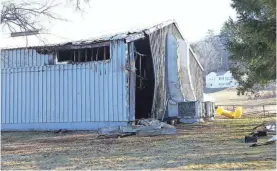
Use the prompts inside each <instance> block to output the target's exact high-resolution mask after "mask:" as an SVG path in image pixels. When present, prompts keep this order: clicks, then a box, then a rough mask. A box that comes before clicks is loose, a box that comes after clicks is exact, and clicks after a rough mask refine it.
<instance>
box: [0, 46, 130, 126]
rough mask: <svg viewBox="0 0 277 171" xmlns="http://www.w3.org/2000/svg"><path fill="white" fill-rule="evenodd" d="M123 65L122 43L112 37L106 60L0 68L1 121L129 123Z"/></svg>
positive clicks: (12, 122)
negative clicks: (109, 53)
mask: <svg viewBox="0 0 277 171" xmlns="http://www.w3.org/2000/svg"><path fill="white" fill-rule="evenodd" d="M32 61H34V60H32ZM37 64H39V63H37ZM125 65H126V44H125V43H124V42H123V41H115V42H113V43H111V60H110V61H100V62H89V63H82V64H78V65H71V64H70V65H48V66H36V67H22V65H18V66H17V67H16V68H4V69H2V70H1V83H2V84H1V91H2V95H1V101H2V103H1V105H2V108H1V114H2V117H1V119H2V123H6V124H23V123H82V122H101V121H103V122H107V121H109V122H118V121H124V122H126V121H129V109H128V106H127V103H128V102H127V99H126V95H127V93H126V92H127V87H126V73H125ZM15 127H16V125H15ZM72 129H74V128H72Z"/></svg>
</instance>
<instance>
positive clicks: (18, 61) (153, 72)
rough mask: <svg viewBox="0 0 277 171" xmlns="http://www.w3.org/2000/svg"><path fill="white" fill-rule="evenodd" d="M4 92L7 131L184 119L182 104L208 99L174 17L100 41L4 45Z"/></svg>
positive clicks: (197, 66)
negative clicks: (32, 45) (143, 120)
mask: <svg viewBox="0 0 277 171" xmlns="http://www.w3.org/2000/svg"><path fill="white" fill-rule="evenodd" d="M1 92H2V93H1V130H2V131H5V130H9V131H11V130H20V131H22V130H57V129H69V130H94V129H97V128H100V127H111V126H126V125H128V124H131V123H133V122H134V121H135V119H141V118H156V119H164V118H168V117H182V116H180V105H179V103H180V102H184V101H202V99H203V68H202V66H201V65H200V63H199V61H198V60H197V58H196V56H195V54H194V53H193V50H192V49H191V48H190V46H189V44H188V43H186V41H185V40H184V38H183V36H182V35H181V33H180V31H179V29H178V26H177V24H176V23H175V22H174V21H169V22H165V23H162V24H159V25H156V26H154V27H151V28H148V29H144V30H140V31H135V32H128V33H122V34H117V35H113V36H110V37H102V38H99V39H95V40H87V41H78V42H69V43H65V44H56V45H45V46H36V47H27V48H26V47H23V48H13V49H12V48H10V49H2V51H1ZM178 106H179V107H178ZM200 110H201V109H200ZM199 113H201V112H199ZM198 117H200V116H198ZM192 118H193V117H192ZM194 119H196V118H195V117H194Z"/></svg>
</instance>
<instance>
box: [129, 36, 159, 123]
mask: <svg viewBox="0 0 277 171" xmlns="http://www.w3.org/2000/svg"><path fill="white" fill-rule="evenodd" d="M134 45H135V57H136V58H135V59H136V69H137V70H136V107H135V109H136V110H135V118H136V119H141V118H149V117H151V109H152V103H153V96H154V84H155V80H154V69H153V60H152V55H151V49H150V43H149V38H148V37H147V38H144V39H140V40H137V41H135V42H134Z"/></svg>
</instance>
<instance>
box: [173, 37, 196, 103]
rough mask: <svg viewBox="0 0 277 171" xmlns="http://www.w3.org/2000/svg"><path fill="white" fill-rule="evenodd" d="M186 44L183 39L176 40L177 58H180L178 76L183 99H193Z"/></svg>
mask: <svg viewBox="0 0 277 171" xmlns="http://www.w3.org/2000/svg"><path fill="white" fill-rule="evenodd" d="M188 50H189V47H188V44H187V43H186V42H185V41H184V40H178V50H177V51H178V58H180V67H179V71H178V73H179V78H180V82H181V89H182V93H183V95H184V99H185V101H194V100H196V99H195V95H194V90H193V85H192V81H191V74H190V67H189V59H190V58H189V55H188Z"/></svg>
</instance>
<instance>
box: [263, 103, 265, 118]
mask: <svg viewBox="0 0 277 171" xmlns="http://www.w3.org/2000/svg"><path fill="white" fill-rule="evenodd" d="M263 111H264V116H265V110H264V105H263Z"/></svg>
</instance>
